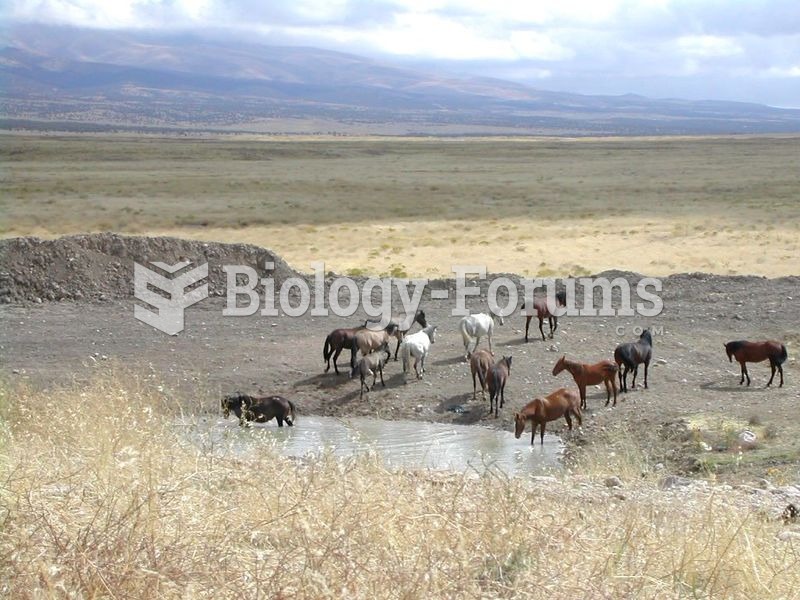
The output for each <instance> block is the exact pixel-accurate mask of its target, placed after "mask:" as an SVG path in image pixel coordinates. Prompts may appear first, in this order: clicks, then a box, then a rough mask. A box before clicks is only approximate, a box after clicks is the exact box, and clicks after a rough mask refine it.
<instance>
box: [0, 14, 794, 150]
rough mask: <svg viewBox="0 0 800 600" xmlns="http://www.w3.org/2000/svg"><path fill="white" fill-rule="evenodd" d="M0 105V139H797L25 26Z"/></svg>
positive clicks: (368, 67) (9, 51)
mask: <svg viewBox="0 0 800 600" xmlns="http://www.w3.org/2000/svg"><path fill="white" fill-rule="evenodd" d="M0 98H2V101H3V104H4V107H5V109H4V113H5V114H3V115H2V116H1V117H0V125H2V126H3V127H5V128H9V127H29V128H46V129H72V130H75V129H78V130H93V129H98V130H103V129H121V130H130V129H135V130H182V131H241V132H261V133H263V132H306V133H309V132H325V133H375V134H412V135H413V134H421V135H427V134H439V135H448V134H452V135H479V134H483V135H486V134H523V135H530V134H538V135H661V134H722V133H787V132H800V110H785V109H777V108H771V107H767V106H762V105H757V104H746V103H738V102H715V101H705V102H694V101H686V100H677V99H667V100H665V99H661V100H655V99H649V98H644V97H641V96H635V95H625V96H584V95H579V94H567V93H556V92H547V91H542V90H538V89H534V88H531V87H527V86H524V85H519V84H516V83H511V82H507V81H502V80H498V79H490V78H479V77H470V78H464V77H455V76H452V75H448V74H445V73H434V72H423V71H419V70H412V69H407V68H401V67H397V66H392V65H390V64H383V63H380V62H377V61H374V60H371V59H368V58H363V57H360V56H355V55H351V54H344V53H339V52H331V51H327V50H320V49H317V48H302V47H280V46H266V45H258V44H252V43H244V42H238V41H232V40H224V41H223V40H221V39H213V38H202V37H198V36H194V35H154V34H148V33H143V32H131V31H100V30H87V29H74V28H66V27H45V26H36V25H25V26H17V27H15V28H12V29H11V30H10V32H7V34H6V39H5V40H4V43H3V45H2V48H0Z"/></svg>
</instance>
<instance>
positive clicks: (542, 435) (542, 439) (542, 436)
mask: <svg viewBox="0 0 800 600" xmlns="http://www.w3.org/2000/svg"><path fill="white" fill-rule="evenodd" d="M545 423H546V421H542V434H541V437H540V438H539V439H540V441H541V444H542V446H544V425H545Z"/></svg>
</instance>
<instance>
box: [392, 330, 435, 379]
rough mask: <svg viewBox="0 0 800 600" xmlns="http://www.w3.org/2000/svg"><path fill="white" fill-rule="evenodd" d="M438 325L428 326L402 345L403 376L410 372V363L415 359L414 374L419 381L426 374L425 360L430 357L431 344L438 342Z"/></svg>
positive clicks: (408, 337) (412, 335)
mask: <svg viewBox="0 0 800 600" xmlns="http://www.w3.org/2000/svg"><path fill="white" fill-rule="evenodd" d="M437 327H438V326H437V325H428V326H427V327H426V328H425V329H423V330H422V331H418V332H416V333H411V334H409V335H407V336H406V337H405V338H404V339H403V343H402V344H400V357H401V358H402V359H403V375H405V373H406V372H407V371H408V367H409V364H408V363H409V361H410V360H411V357H412V356H413V357H414V372H415V373H416V374H417V379H422V374H423V373H424V372H425V358H426V357H427V356H428V352H429V351H430V348H431V344H433V343H434V342H436V328H437Z"/></svg>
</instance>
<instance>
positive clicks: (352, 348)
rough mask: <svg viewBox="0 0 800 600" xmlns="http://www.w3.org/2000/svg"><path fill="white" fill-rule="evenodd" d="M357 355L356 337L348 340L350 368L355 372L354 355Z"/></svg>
mask: <svg viewBox="0 0 800 600" xmlns="http://www.w3.org/2000/svg"><path fill="white" fill-rule="evenodd" d="M357 354H358V340H357V339H356V336H353V339H352V340H350V368H351V369H353V370H354V371H355V368H356V355H357Z"/></svg>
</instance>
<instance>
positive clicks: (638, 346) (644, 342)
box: [614, 329, 653, 393]
mask: <svg viewBox="0 0 800 600" xmlns="http://www.w3.org/2000/svg"><path fill="white" fill-rule="evenodd" d="M652 358H653V336H652V335H650V330H649V329H645V330H644V331H643V332H642V334H641V335H640V336H639V341H638V342H628V343H625V344H620V345H619V346H617V347H616V348H615V349H614V362H615V363H617V367H618V368H619V371H618V373H619V387H620V390H621V391H622V392H626V393H627V391H628V372H629V371H633V381H631V387H632V388H635V387H636V374H637V373H638V372H639V365H640V364H642V363H644V387H645V389H647V368H648V367H649V366H650V360H651V359H652ZM623 366H624V369H623V368H622V367H623Z"/></svg>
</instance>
